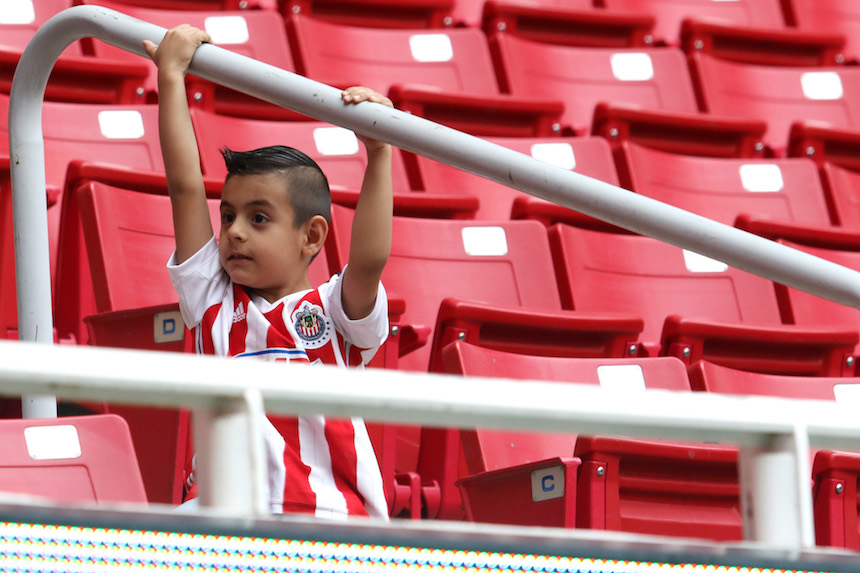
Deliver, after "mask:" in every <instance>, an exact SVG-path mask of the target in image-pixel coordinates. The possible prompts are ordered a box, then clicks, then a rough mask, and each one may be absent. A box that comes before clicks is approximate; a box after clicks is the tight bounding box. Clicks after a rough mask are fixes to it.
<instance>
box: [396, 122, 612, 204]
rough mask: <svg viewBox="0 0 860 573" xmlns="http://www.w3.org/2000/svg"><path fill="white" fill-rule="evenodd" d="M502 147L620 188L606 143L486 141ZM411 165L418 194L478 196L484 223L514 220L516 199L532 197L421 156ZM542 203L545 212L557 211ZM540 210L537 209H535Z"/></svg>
mask: <svg viewBox="0 0 860 573" xmlns="http://www.w3.org/2000/svg"><path fill="white" fill-rule="evenodd" d="M485 139H488V140H489V141H490V142H491V143H495V144H497V145H501V146H502V147H506V148H508V149H513V150H515V151H519V152H520V153H524V154H526V155H530V156H531V157H534V158H535V159H539V160H541V161H545V162H547V163H549V164H550V165H554V166H556V167H561V168H563V169H569V170H571V171H575V172H577V173H582V174H583V175H588V176H589V177H594V178H596V179H600V180H601V181H606V182H607V183H611V184H613V185H618V175H617V173H616V171H615V164H614V162H613V160H612V153H611V151H610V149H609V145H608V144H607V143H606V141H605V140H604V139H602V138H599V137H563V138H562V137H555V138H528V137H517V138H485ZM406 160H407V164H408V165H410V174H411V175H412V186H413V188H415V189H416V190H422V191H425V192H435V193H451V194H463V193H468V194H469V195H474V196H477V197H478V198H479V199H480V202H481V206H480V208H479V209H478V212H477V213H476V215H475V217H476V218H477V219H481V220H488V221H491V220H504V219H510V218H511V209H512V206H513V202H514V200H515V199H516V198H518V197H521V198H526V197H531V196H530V195H528V194H526V193H523V192H521V191H517V190H514V189H511V188H510V187H507V186H505V185H502V184H500V183H496V182H495V181H492V180H490V179H486V178H484V177H480V176H478V175H474V174H471V173H468V172H466V171H463V170H460V169H457V168H456V167H451V166H449V165H446V164H444V163H440V162H438V161H434V160H432V159H429V158H427V157H423V156H421V155H413V154H408V155H406ZM534 201H535V202H538V201H540V202H541V203H542V207H543V208H547V209H552V208H558V207H557V206H556V205H554V204H552V203H549V202H547V201H543V200H541V199H537V198H534ZM537 208H538V207H537V206H535V209H537Z"/></svg>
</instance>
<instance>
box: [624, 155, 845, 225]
mask: <svg viewBox="0 0 860 573" xmlns="http://www.w3.org/2000/svg"><path fill="white" fill-rule="evenodd" d="M620 148H621V150H622V153H621V154H620V155H621V156H622V161H624V163H625V164H624V169H623V171H624V172H625V173H627V174H629V188H630V189H631V190H633V191H635V192H636V193H639V194H641V195H645V196H648V197H651V198H652V199H657V200H658V201H662V202H664V203H668V204H670V205H674V206H675V207H680V208H681V209H684V210H687V211H692V212H693V213H696V214H698V215H702V216H704V217H708V218H709V219H713V220H716V221H719V222H720V223H724V224H726V225H733V224H734V222H735V219H736V218H737V217H738V215H740V214H742V213H745V214H749V215H751V216H755V217H757V218H770V219H776V220H781V221H790V222H795V223H807V224H811V225H818V226H827V225H830V224H831V220H830V214H829V211H828V208H827V201H826V195H825V193H824V189H823V186H822V184H821V179H820V178H819V175H818V170H817V168H816V166H815V163H813V162H812V160H810V159H808V158H800V157H797V158H787V159H786V158H774V159H737V158H724V157H699V156H694V155H681V154H675V153H667V152H664V151H660V150H656V149H651V148H648V147H646V146H643V145H638V144H636V143H632V142H629V143H626V144H622V145H621V146H620ZM616 157H619V154H616Z"/></svg>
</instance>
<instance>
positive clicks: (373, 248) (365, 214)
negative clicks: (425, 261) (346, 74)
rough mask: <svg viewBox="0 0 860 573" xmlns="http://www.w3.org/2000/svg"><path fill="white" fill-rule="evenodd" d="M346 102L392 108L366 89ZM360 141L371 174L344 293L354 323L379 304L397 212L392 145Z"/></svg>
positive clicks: (358, 211) (358, 210) (350, 92)
mask: <svg viewBox="0 0 860 573" xmlns="http://www.w3.org/2000/svg"><path fill="white" fill-rule="evenodd" d="M343 100H344V102H346V103H361V102H364V101H371V102H376V103H381V104H383V105H387V106H389V107H390V106H391V105H392V104H391V100H389V99H388V98H387V97H385V96H382V95H380V94H378V93H376V92H374V91H373V90H370V89H367V88H362V87H353V88H349V89H347V90H345V91H344V93H343ZM359 139H361V141H362V143H364V146H365V149H366V150H367V171H365V173H364V181H363V182H362V185H361V194H360V196H359V199H358V204H357V205H356V207H355V219H354V220H353V223H352V235H351V238H350V246H349V264H348V265H347V267H346V270H345V271H344V276H343V291H342V293H343V308H344V311H345V312H346V315H347V316H348V317H349V318H351V319H353V320H355V319H359V318H364V317H365V316H367V315H368V314H370V312H371V311H372V310H373V307H374V304H375V303H376V294H377V292H378V290H379V280H380V278H381V277H382V271H383V269H384V268H385V264H386V263H387V262H388V256H389V255H390V254H391V225H392V211H393V198H392V182H391V153H392V151H391V146H390V145H388V144H386V143H382V142H379V141H376V140H373V139H370V138H366V137H360V138H359Z"/></svg>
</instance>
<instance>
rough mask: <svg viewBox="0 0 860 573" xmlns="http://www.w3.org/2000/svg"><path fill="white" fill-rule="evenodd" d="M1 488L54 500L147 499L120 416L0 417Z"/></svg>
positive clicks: (70, 502) (125, 427) (136, 501)
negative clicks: (10, 418) (19, 418)
mask: <svg viewBox="0 0 860 573" xmlns="http://www.w3.org/2000/svg"><path fill="white" fill-rule="evenodd" d="M0 436H2V439H0V444H2V446H0V475H2V480H0V483H2V486H0V489H2V491H3V492H4V493H6V494H11V495H15V494H19V495H22V496H29V497H33V498H45V499H47V500H49V501H52V502H54V503H59V504H80V503H95V504H100V505H102V504H116V503H139V504H146V503H147V497H146V492H145V491H144V487H143V481H142V480H141V474H140V468H139V467H138V462H137V459H136V458H135V452H134V446H133V445H132V442H131V439H130V438H129V429H128V426H127V425H126V424H125V422H124V421H123V420H122V418H120V417H119V416H114V415H94V416H70V417H64V418H52V419H38V420H37V419H26V420H0Z"/></svg>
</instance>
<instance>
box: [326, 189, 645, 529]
mask: <svg viewBox="0 0 860 573" xmlns="http://www.w3.org/2000/svg"><path fill="white" fill-rule="evenodd" d="M352 216H353V212H352V210H350V209H346V208H343V207H339V206H337V205H335V206H333V208H332V227H331V234H330V236H329V239H328V244H327V249H329V250H328V255H329V263H330V264H331V265H333V266H332V267H331V269H332V271H334V270H335V269H340V268H341V267H342V266H343V264H344V263H345V262H346V261H347V260H348V252H349V241H350V233H349V229H351V226H352ZM553 277H554V271H553V269H552V261H551V259H550V253H549V245H548V243H547V239H546V229H545V228H544V227H543V226H542V225H541V224H540V223H537V222H535V221H497V222H489V221H482V222H470V221H460V220H439V219H427V218H406V217H395V218H394V228H393V244H392V251H391V256H390V258H389V261H388V264H387V265H386V267H385V271H384V273H383V276H382V281H383V284H384V285H385V287H386V290H387V292H388V295H389V297H395V298H398V299H403V300H405V303H406V308H405V311H404V313H403V316H402V322H403V323H404V324H408V325H415V326H420V327H423V329H424V331H425V332H428V334H429V335H428V339H429V340H432V343H431V344H430V345H429V346H424V347H421V348H418V349H417V350H415V351H413V352H411V353H409V354H406V355H404V356H401V358H400V362H399V367H400V368H401V369H405V370H415V371H423V372H426V371H428V369H429V370H432V371H439V370H440V368H441V363H440V360H441V359H440V356H439V353H440V351H441V349H442V348H443V347H444V346H445V345H447V344H448V343H449V342H451V341H452V340H457V339H459V340H465V341H466V342H472V343H474V344H479V345H482V346H487V347H490V348H496V349H501V350H508V351H513V352H529V353H536V354H543V355H555V356H615V357H623V356H628V355H629V351H630V348H631V347H633V348H634V350H635V347H636V340H637V333H638V330H639V329H640V328H641V322H640V321H639V320H638V319H631V317H629V316H627V315H621V314H616V315H613V316H609V315H605V314H602V315H601V316H600V317H593V316H590V315H588V314H583V313H575V312H564V311H562V310H561V303H560V301H559V298H558V290H557V287H556V286H555V284H554V278H553ZM488 285H492V286H488ZM455 297H456V298H455ZM434 432H436V433H434ZM439 434H441V436H440V435H439ZM417 442H418V439H417V438H416V439H415V440H414V441H413V445H414V443H417ZM421 442H422V444H425V445H426V446H427V447H426V448H424V447H422V449H421V459H420V460H417V457H414V456H413V459H412V460H411V461H410V462H409V463H417V466H418V467H415V465H411V466H410V465H405V464H404V465H401V466H400V467H398V471H399V472H401V473H405V472H413V471H416V470H417V471H418V473H419V474H420V476H421V479H422V480H424V481H425V482H427V481H431V480H434V479H436V480H438V482H439V485H440V487H441V490H442V496H443V497H442V500H441V506H440V502H439V500H438V499H437V500H436V504H435V509H434V510H433V511H431V512H430V513H431V516H434V517H461V516H462V513H461V510H460V503H461V502H460V499H459V493H458V492H457V491H456V488H455V487H454V480H455V479H456V477H457V463H458V462H457V454H456V452H457V451H458V449H459V438H458V436H457V433H456V432H453V431H452V432H448V431H447V430H437V429H432V428H428V429H425V431H424V436H423V439H421ZM416 460H417V461H416ZM440 466H441V467H440Z"/></svg>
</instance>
